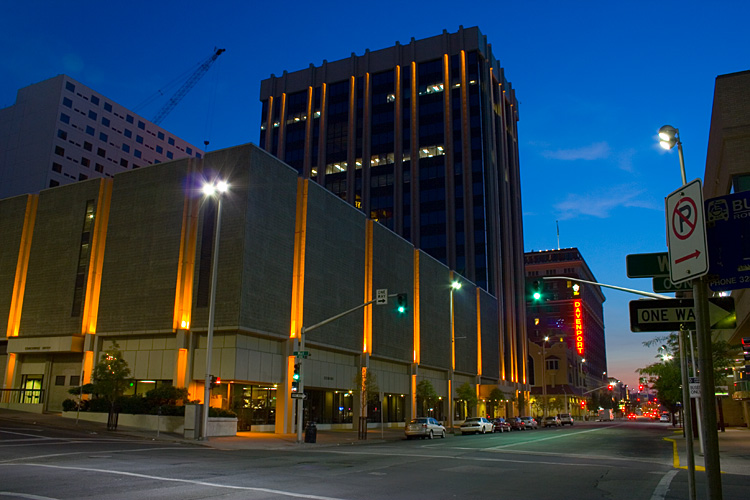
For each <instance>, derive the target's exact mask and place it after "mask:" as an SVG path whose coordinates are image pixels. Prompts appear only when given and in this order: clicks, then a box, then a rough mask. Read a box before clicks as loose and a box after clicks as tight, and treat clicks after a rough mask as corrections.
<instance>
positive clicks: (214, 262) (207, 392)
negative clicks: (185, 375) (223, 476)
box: [201, 181, 229, 441]
mask: <svg viewBox="0 0 750 500" xmlns="http://www.w3.org/2000/svg"><path fill="white" fill-rule="evenodd" d="M228 188H229V186H228V185H227V183H226V182H224V181H218V182H216V183H207V184H204V186H203V194H204V195H205V196H207V197H213V196H214V195H216V233H215V235H214V251H213V254H212V255H211V294H210V298H209V302H208V333H207V335H206V378H205V379H204V382H203V385H204V387H203V415H202V416H203V424H202V426H201V439H202V440H203V441H208V409H209V407H210V406H211V403H210V401H211V352H212V350H213V340H214V315H215V309H216V281H217V274H218V273H217V269H218V265H219V235H220V233H221V198H222V195H223V194H224V193H225V192H226V191H227V189H228Z"/></svg>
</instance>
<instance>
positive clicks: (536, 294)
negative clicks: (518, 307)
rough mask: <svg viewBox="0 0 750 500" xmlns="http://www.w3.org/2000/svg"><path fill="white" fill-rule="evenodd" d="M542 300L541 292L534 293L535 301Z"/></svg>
mask: <svg viewBox="0 0 750 500" xmlns="http://www.w3.org/2000/svg"><path fill="white" fill-rule="evenodd" d="M541 298H542V294H541V293H539V292H534V300H539V299H541Z"/></svg>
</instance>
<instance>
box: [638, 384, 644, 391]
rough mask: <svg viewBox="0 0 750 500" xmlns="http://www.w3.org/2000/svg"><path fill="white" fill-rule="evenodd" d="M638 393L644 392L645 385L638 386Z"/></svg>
mask: <svg viewBox="0 0 750 500" xmlns="http://www.w3.org/2000/svg"><path fill="white" fill-rule="evenodd" d="M638 392H643V384H639V385H638Z"/></svg>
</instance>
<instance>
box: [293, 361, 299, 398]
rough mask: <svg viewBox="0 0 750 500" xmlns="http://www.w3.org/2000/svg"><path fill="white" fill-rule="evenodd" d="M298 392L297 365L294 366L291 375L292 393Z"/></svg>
mask: <svg viewBox="0 0 750 500" xmlns="http://www.w3.org/2000/svg"><path fill="white" fill-rule="evenodd" d="M297 391H299V363H295V364H294V373H293V374H292V392H297Z"/></svg>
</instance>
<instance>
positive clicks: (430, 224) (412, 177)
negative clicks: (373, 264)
mask: <svg viewBox="0 0 750 500" xmlns="http://www.w3.org/2000/svg"><path fill="white" fill-rule="evenodd" d="M260 99H261V102H262V105H263V108H262V116H261V132H260V146H261V147H262V148H264V149H265V150H266V151H269V152H270V153H272V154H274V155H276V156H277V157H278V158H280V159H281V160H283V161H285V162H286V163H288V164H289V165H291V166H293V167H294V168H296V169H297V170H298V171H299V172H300V174H301V175H302V176H304V177H309V178H311V179H314V180H316V181H317V182H318V183H320V184H321V185H323V186H325V187H326V188H327V189H328V190H330V191H332V192H333V193H335V194H337V195H338V196H340V197H341V198H342V199H344V200H346V201H347V202H348V203H350V204H352V205H354V206H356V207H358V208H359V209H360V210H362V211H363V212H364V213H365V214H367V215H368V216H369V217H370V218H372V219H375V220H377V221H378V222H380V223H381V224H383V225H385V226H386V227H388V228H390V229H391V230H393V231H394V232H396V233H397V234H399V235H401V236H402V237H404V238H406V239H407V240H409V241H410V242H412V243H413V244H414V245H415V246H416V247H418V248H419V249H421V250H423V251H425V252H426V253H428V254H430V255H431V256H433V257H434V258H436V259H438V260H439V261H441V262H443V263H444V264H446V265H447V266H449V267H450V268H451V269H453V270H455V271H457V272H458V273H460V274H461V275H463V276H465V277H466V278H468V279H469V280H471V281H473V282H474V283H476V284H477V285H478V286H480V287H481V288H484V289H486V290H487V291H488V292H490V293H491V294H493V295H496V296H497V297H502V310H501V311H499V314H500V315H501V316H502V321H501V324H503V325H504V326H505V330H506V332H507V335H509V337H508V338H507V339H506V341H508V342H511V343H513V344H515V343H516V342H517V343H518V346H519V351H518V353H517V354H518V359H517V361H518V362H519V363H521V365H520V366H523V364H524V361H523V358H524V357H525V356H524V355H523V351H524V350H525V349H524V347H523V346H524V345H525V340H524V341H522V339H525V333H524V328H525V326H524V301H523V286H524V285H523V283H524V280H523V276H524V271H523V265H524V262H523V227H522V214H521V190H520V179H519V177H520V175H519V163H518V142H517V126H516V123H517V121H518V103H517V100H516V98H515V92H514V90H513V89H512V87H511V86H510V84H509V83H508V81H507V80H506V79H505V76H504V71H503V69H502V68H501V67H500V64H499V63H498V61H497V59H495V57H494V56H493V54H492V51H491V46H490V45H489V44H488V43H487V40H486V37H485V36H484V35H482V33H481V32H480V31H479V29H478V28H476V27H473V28H467V29H464V28H463V27H461V28H459V30H458V31H457V32H456V33H448V32H447V31H443V33H442V34H441V35H438V36H435V37H431V38H426V39H423V40H414V39H412V40H411V42H410V43H409V44H405V45H402V44H398V43H397V44H396V45H395V46H393V47H389V48H386V49H382V50H377V51H372V52H371V51H369V50H366V51H365V53H364V54H363V55H360V56H357V55H355V54H352V56H351V57H350V58H347V59H342V60H339V61H334V62H328V61H323V64H322V65H321V66H318V67H315V66H313V65H310V67H309V68H307V69H303V70H300V71H295V72H291V73H289V72H286V71H285V72H284V73H283V75H282V76H278V77H277V76H274V75H272V76H271V77H270V78H268V79H266V80H263V81H262V82H261V91H260ZM511 332H512V333H511ZM513 337H515V338H513ZM506 352H509V351H506Z"/></svg>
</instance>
